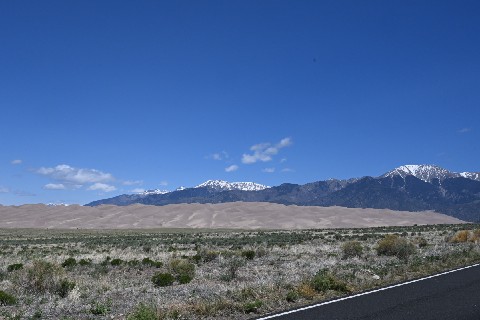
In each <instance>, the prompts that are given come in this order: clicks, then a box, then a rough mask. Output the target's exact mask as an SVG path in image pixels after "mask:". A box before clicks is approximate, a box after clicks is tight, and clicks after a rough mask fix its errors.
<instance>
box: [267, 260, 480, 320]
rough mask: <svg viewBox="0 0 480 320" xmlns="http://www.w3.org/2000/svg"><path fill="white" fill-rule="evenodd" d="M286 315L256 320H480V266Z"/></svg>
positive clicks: (285, 313)
mask: <svg viewBox="0 0 480 320" xmlns="http://www.w3.org/2000/svg"><path fill="white" fill-rule="evenodd" d="M307 308H309V307H307ZM301 309H302V308H301ZM288 312H290V313H288ZM288 312H284V313H283V315H282V313H280V314H279V315H278V316H273V317H272V316H263V317H260V318H258V319H265V320H266V319H272V320H293V319H295V320H321V319H328V320H334V319H342V320H344V319H345V320H347V319H348V320H353V319H355V320H360V319H365V320H367V319H368V320H387V319H388V320H400V319H402V320H403V319H408V320H413V319H422V320H430V319H431V320H443V319H445V320H446V319H449V320H455V319H458V320H470V319H472V320H473V319H475V320H479V319H480V266H478V265H477V266H473V267H470V268H466V269H463V270H459V271H454V272H450V273H447V274H442V275H438V276H434V277H431V278H428V279H425V280H420V281H416V282H411V283H409V282H407V283H406V284H404V285H398V286H395V287H390V288H389V287H387V288H384V289H381V290H380V291H375V290H373V292H371V293H363V294H361V295H354V296H353V297H351V298H347V299H344V300H341V301H336V300H333V301H329V302H326V303H321V304H320V305H319V306H317V307H310V308H309V309H306V308H305V310H300V311H298V312H295V311H294V310H291V311H288Z"/></svg>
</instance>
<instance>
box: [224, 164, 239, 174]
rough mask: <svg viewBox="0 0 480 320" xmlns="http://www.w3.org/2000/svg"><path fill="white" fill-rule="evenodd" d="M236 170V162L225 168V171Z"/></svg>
mask: <svg viewBox="0 0 480 320" xmlns="http://www.w3.org/2000/svg"><path fill="white" fill-rule="evenodd" d="M237 170H238V166H237V165H236V164H232V165H231V166H229V167H226V168H225V172H233V171H237Z"/></svg>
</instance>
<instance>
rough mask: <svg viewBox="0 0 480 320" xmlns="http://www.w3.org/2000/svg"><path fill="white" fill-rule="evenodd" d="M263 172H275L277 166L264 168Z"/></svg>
mask: <svg viewBox="0 0 480 320" xmlns="http://www.w3.org/2000/svg"><path fill="white" fill-rule="evenodd" d="M262 172H266V173H274V172H275V168H265V169H262Z"/></svg>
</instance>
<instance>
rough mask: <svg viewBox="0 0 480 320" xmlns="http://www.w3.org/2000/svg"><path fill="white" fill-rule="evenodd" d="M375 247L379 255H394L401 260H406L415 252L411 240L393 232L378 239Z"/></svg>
mask: <svg viewBox="0 0 480 320" xmlns="http://www.w3.org/2000/svg"><path fill="white" fill-rule="evenodd" d="M376 249H377V254H378V255H379V256H380V255H385V256H396V257H397V258H399V259H402V260H407V259H408V257H409V256H410V255H412V254H414V253H415V246H414V245H413V244H412V243H411V242H409V241H408V240H407V239H404V238H399V237H398V236H397V235H394V234H387V235H386V236H385V237H384V238H383V239H381V240H379V241H378V243H377V248H376Z"/></svg>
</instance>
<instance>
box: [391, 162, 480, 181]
mask: <svg viewBox="0 0 480 320" xmlns="http://www.w3.org/2000/svg"><path fill="white" fill-rule="evenodd" d="M409 175H410V176H414V177H416V178H418V179H421V180H423V181H425V182H432V180H433V179H438V180H440V181H442V180H445V179H447V178H458V177H463V178H467V179H472V180H477V181H480V174H479V173H478V172H460V173H458V172H452V171H448V170H447V169H444V168H441V167H439V166H435V165H429V164H422V165H414V164H410V165H404V166H400V167H398V168H395V169H393V170H392V171H389V172H387V173H385V174H384V175H382V176H381V178H385V177H394V176H400V177H402V178H404V179H405V177H406V176H409Z"/></svg>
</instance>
